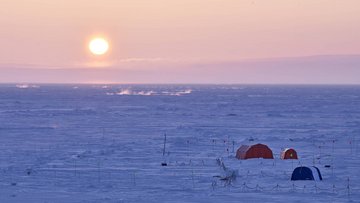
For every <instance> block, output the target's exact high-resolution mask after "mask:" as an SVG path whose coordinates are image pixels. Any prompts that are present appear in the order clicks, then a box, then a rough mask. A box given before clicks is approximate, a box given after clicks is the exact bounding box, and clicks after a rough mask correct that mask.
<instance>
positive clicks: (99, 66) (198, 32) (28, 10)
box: [0, 0, 360, 84]
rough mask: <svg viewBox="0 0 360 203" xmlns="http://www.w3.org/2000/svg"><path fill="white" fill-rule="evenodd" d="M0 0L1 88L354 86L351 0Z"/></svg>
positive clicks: (356, 16)
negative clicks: (99, 41)
mask: <svg viewBox="0 0 360 203" xmlns="http://www.w3.org/2000/svg"><path fill="white" fill-rule="evenodd" d="M0 4H1V6H0V46H1V47H0V82H2V83H9V82H14V83H27V82H28V83H256V84H263V83H265V84H267V83H271V84H272V83H296V84H301V83H305V84H308V83H311V84H360V77H356V75H360V71H359V69H360V37H359V36H360V1H358V0H266V1H265V0H262V1H260V0H171V1H169V0H151V1H148V0H51V1H48V0H0ZM98 36H100V37H104V38H105V39H106V40H108V41H109V44H110V50H109V52H108V53H107V54H105V55H103V56H94V55H93V54H91V53H90V52H89V50H88V48H87V44H88V43H89V41H90V40H91V39H92V38H94V37H98Z"/></svg>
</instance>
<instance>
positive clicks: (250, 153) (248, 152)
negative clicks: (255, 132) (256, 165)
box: [236, 144, 274, 159]
mask: <svg viewBox="0 0 360 203" xmlns="http://www.w3.org/2000/svg"><path fill="white" fill-rule="evenodd" d="M236 158H238V159H252V158H263V159H273V158H274V156H273V153H272V151H271V149H270V148H269V147H268V146H266V145H263V144H256V145H251V146H248V145H242V146H241V147H240V148H239V149H238V150H237V151H236Z"/></svg>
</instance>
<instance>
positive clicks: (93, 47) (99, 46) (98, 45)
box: [89, 38, 109, 55]
mask: <svg viewBox="0 0 360 203" xmlns="http://www.w3.org/2000/svg"><path fill="white" fill-rule="evenodd" d="M89 50H90V52H91V53H92V54H94V55H103V54H105V53H106V52H107V51H108V50H109V43H108V42H107V41H106V40H105V39H104V38H94V39H92V40H91V41H90V42H89Z"/></svg>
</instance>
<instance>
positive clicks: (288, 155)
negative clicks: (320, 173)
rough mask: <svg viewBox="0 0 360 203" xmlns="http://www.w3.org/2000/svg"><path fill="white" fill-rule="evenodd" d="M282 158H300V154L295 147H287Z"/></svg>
mask: <svg viewBox="0 0 360 203" xmlns="http://www.w3.org/2000/svg"><path fill="white" fill-rule="evenodd" d="M281 159H298V156H297V153H296V151H295V150H294V149H292V148H286V149H285V150H284V151H282V152H281Z"/></svg>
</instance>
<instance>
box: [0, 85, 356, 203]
mask: <svg viewBox="0 0 360 203" xmlns="http://www.w3.org/2000/svg"><path fill="white" fill-rule="evenodd" d="M359 106H360V87H359V86H261V85H258V86H256V85H255V86H251V85H249V86H247V85H233V86H232V85H107V86H104V85H24V84H21V85H13V84H8V85H1V86H0V136H1V138H0V139H1V142H0V152H1V153H0V202H359V201H360V176H359V175H360V173H359V169H360V159H359V158H360V149H359V133H360V128H359V126H360V108H359ZM165 134H166V139H167V140H166V147H165V153H164V154H165V155H164V156H163V144H164V135H165ZM257 143H263V144H267V145H268V146H269V147H270V148H271V149H272V151H273V155H274V158H275V159H248V160H238V159H236V158H235V153H236V150H237V148H238V147H239V146H240V145H242V144H257ZM287 147H292V148H294V149H296V151H297V153H298V156H299V160H293V161H291V160H281V159H280V153H281V151H282V149H284V148H287ZM162 163H166V164H167V166H161V164H162ZM325 165H328V167H325ZM298 166H317V167H318V168H319V169H320V171H321V174H322V177H323V180H322V181H291V180H290V177H291V174H292V171H293V169H294V168H296V167H298ZM229 173H231V174H233V176H232V179H231V180H230V181H229V180H221V179H222V178H223V177H226V176H227V175H228V174H229Z"/></svg>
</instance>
